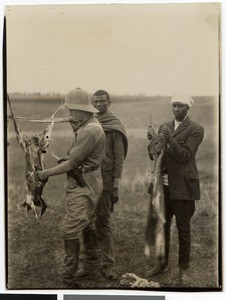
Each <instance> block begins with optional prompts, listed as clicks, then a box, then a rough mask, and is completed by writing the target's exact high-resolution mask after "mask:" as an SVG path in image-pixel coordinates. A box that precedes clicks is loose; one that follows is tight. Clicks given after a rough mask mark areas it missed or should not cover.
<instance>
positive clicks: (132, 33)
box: [5, 3, 220, 95]
mask: <svg viewBox="0 0 226 300" xmlns="http://www.w3.org/2000/svg"><path fill="white" fill-rule="evenodd" d="M219 10H220V8H219V4H214V3H205V4H204V3H202V4H198V3H193V4H142V5H136V4H126V5H122V4H121V5H120V4H115V5H107V4H102V5H101V4H99V5H52V6H50V5H45V6H37V5H33V6H8V7H6V10H5V14H6V20H7V60H8V64H7V66H8V67H7V72H8V91H9V92H40V93H48V92H59V93H62V94H64V93H66V92H68V91H69V90H71V89H73V88H75V87H81V88H83V89H85V90H87V91H89V92H91V93H92V92H94V91H96V90H97V89H100V88H101V89H106V90H108V91H109V92H110V93H114V94H131V95H132V94H140V93H142V94H147V95H156V94H160V95H171V94H173V93H174V92H175V91H184V92H187V93H189V94H191V95H217V94H218V85H219V82H218V81H219V78H218V72H219V71H218V51H219V49H218V14H219Z"/></svg>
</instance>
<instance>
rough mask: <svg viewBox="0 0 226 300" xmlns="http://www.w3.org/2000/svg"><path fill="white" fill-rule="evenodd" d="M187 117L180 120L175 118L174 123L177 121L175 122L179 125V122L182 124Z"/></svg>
mask: <svg viewBox="0 0 226 300" xmlns="http://www.w3.org/2000/svg"><path fill="white" fill-rule="evenodd" d="M187 116H188V115H186V116H185V117H184V118H183V119H182V120H178V119H177V118H175V121H177V122H180V123H181V122H183V121H184V120H185V119H186V118H187Z"/></svg>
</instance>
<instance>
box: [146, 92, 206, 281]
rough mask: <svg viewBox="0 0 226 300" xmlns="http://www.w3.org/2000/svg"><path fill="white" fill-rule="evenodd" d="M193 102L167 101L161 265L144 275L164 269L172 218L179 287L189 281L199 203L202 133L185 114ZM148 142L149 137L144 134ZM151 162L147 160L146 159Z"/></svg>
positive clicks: (185, 97) (163, 129)
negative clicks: (193, 222)
mask: <svg viewBox="0 0 226 300" xmlns="http://www.w3.org/2000/svg"><path fill="white" fill-rule="evenodd" d="M192 104H193V99H192V98H191V97H190V96H188V95H186V94H184V93H176V94H174V95H173V97H172V99H171V105H172V111H173V114H174V120H173V121H170V122H168V123H165V124H163V125H161V126H160V128H159V133H161V134H162V135H163V136H165V138H166V140H167V142H168V144H167V148H166V150H165V153H164V156H163V158H162V166H161V172H162V182H163V191H164V198H165V219H166V223H165V262H161V263H160V262H159V263H157V264H156V266H155V267H154V268H153V269H151V270H149V271H147V273H146V275H147V276H148V277H152V276H154V275H156V274H160V273H163V272H165V271H167V269H168V259H169V244H170V225H171V220H172V217H173V216H174V215H175V218H176V226H177V230H178V236H179V259H178V265H179V280H180V283H181V284H182V285H184V284H186V283H187V281H188V280H189V276H188V269H189V266H190V249H191V236H190V221H191V218H192V216H193V214H194V211H195V200H199V199H200V186H199V175H198V170H197V166H196V158H195V156H196V153H197V150H198V147H199V145H200V144H201V142H202V140H203V137H204V129H203V127H202V126H201V125H199V124H198V123H195V122H193V121H191V120H190V118H189V116H188V113H189V110H190V109H191V106H192ZM148 138H149V139H151V138H152V137H151V135H150V134H149V133H148ZM150 158H151V156H150Z"/></svg>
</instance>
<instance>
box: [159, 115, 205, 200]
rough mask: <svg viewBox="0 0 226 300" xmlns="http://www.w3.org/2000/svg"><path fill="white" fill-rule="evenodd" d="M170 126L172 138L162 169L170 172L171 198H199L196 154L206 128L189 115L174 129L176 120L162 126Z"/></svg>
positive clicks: (160, 129)
mask: <svg viewBox="0 0 226 300" xmlns="http://www.w3.org/2000/svg"><path fill="white" fill-rule="evenodd" d="M166 125H167V126H170V128H171V132H172V139H171V141H170V143H169V145H168V147H167V149H166V150H165V154H164V157H163V160H162V170H163V172H166V173H167V174H168V180H169V193H170V198H171V199H183V200H199V199H200V185H199V175H198V170H197V166H196V160H195V155H196V152H197V150H198V147H199V145H200V144H201V142H202V140H203V137H204V129H203V127H202V126H201V125H199V124H198V123H195V122H192V121H191V120H190V119H189V117H187V118H186V119H185V120H184V121H183V122H182V123H181V124H180V125H179V126H178V128H177V129H176V130H175V131H173V128H174V121H172V122H168V123H165V124H163V125H161V126H160V128H159V133H160V132H161V131H162V128H164V126H166Z"/></svg>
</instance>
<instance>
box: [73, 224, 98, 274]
mask: <svg viewBox="0 0 226 300" xmlns="http://www.w3.org/2000/svg"><path fill="white" fill-rule="evenodd" d="M82 235H83V245H84V255H83V267H82V269H80V270H79V271H78V273H77V277H78V278H90V279H94V278H99V277H100V276H101V275H100V272H99V268H98V244H97V237H96V231H95V229H91V228H86V229H84V230H83V232H82Z"/></svg>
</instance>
